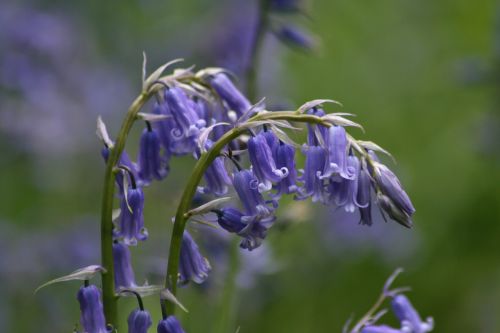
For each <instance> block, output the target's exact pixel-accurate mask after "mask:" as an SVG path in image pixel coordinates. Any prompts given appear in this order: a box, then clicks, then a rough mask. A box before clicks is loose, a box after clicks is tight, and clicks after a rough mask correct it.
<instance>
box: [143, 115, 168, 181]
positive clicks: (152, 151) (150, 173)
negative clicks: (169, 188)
mask: <svg viewBox="0 0 500 333" xmlns="http://www.w3.org/2000/svg"><path fill="white" fill-rule="evenodd" d="M160 148H161V147H160V138H159V136H158V133H157V132H156V131H155V130H154V129H153V128H152V127H151V125H149V124H148V128H146V129H144V131H143V132H142V135H141V140H140V146H139V156H138V158H137V160H138V163H139V179H140V181H141V184H142V185H148V184H149V183H151V181H152V180H153V178H154V179H157V180H161V179H163V178H164V177H165V176H167V174H168V165H167V161H166V160H165V159H164V158H163V156H161V151H160Z"/></svg>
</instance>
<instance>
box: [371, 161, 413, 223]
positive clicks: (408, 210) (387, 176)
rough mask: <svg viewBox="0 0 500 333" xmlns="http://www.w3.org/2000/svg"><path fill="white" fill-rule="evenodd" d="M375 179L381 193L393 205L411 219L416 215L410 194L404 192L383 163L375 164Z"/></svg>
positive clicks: (394, 176) (396, 178)
mask: <svg viewBox="0 0 500 333" xmlns="http://www.w3.org/2000/svg"><path fill="white" fill-rule="evenodd" d="M373 165H374V172H373V178H374V179H375V182H376V183H377V185H378V187H379V188H380V191H381V192H382V193H383V194H384V195H385V196H387V197H388V198H389V199H390V201H392V203H394V205H395V206H396V208H398V209H399V210H401V211H402V212H403V213H404V214H405V215H407V216H408V217H411V216H412V215H413V213H415V208H414V207H413V204H412V203H411V200H410V198H409V197H408V194H406V192H405V191H404V190H403V187H402V186H401V183H400V182H399V179H398V177H396V175H395V174H394V173H393V172H392V171H391V170H389V168H388V167H386V166H385V165H384V164H382V163H377V162H375V163H374V164H373Z"/></svg>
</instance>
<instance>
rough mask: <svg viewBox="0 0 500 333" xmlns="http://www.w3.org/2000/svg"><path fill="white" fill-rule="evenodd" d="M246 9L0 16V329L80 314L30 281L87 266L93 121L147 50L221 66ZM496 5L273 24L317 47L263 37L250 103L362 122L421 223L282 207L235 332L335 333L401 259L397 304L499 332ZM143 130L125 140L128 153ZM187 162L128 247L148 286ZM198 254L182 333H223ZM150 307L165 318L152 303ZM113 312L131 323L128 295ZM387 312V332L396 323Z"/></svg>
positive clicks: (111, 116)
mask: <svg viewBox="0 0 500 333" xmlns="http://www.w3.org/2000/svg"><path fill="white" fill-rule="evenodd" d="M254 2H256V1H250V0H248V1H229V0H227V1H209V0H198V1H194V0H193V1H153V0H141V1H139V0H136V1H132V0H125V1H119V2H118V1H107V2H103V1H96V0H91V1H71V2H68V1H57V0H44V1H13V0H12V1H11V0H7V1H6V2H3V3H2V4H1V5H0V25H1V26H2V32H0V63H1V65H0V66H1V67H0V79H1V81H0V97H1V100H0V149H1V152H2V154H1V157H0V169H1V173H0V174H1V180H2V181H1V186H2V190H1V193H2V194H1V195H0V198H1V200H0V242H1V243H0V250H2V251H1V252H0V281H1V284H0V330H1V331H3V332H33V331H37V332H70V331H71V329H72V328H73V327H74V325H75V324H76V323H77V322H78V316H79V314H78V313H79V310H78V304H77V302H76V300H75V294H76V292H77V288H78V284H77V283H66V284H61V285H55V286H52V287H50V288H47V289H44V290H42V291H41V292H39V293H38V294H37V295H35V296H34V295H33V290H34V289H35V288H36V287H37V286H38V285H40V284H41V283H42V282H44V281H46V280H48V279H50V278H53V277H55V276H58V275H62V274H65V273H66V272H69V271H72V270H73V269H75V268H77V267H80V266H83V265H88V264H94V263H97V262H98V260H99V259H98V258H99V248H98V237H99V236H98V230H99V226H98V221H99V218H98V216H99V208H100V199H101V194H100V191H101V187H102V179H103V171H104V168H103V166H104V164H103V162H102V161H101V159H100V154H99V152H100V148H101V146H100V143H99V141H98V139H97V138H96V137H95V135H94V133H95V120H96V118H97V115H99V114H101V115H103V117H104V120H105V121H106V123H107V125H108V127H109V129H110V131H111V133H116V132H117V129H118V126H119V122H120V119H121V117H122V116H123V114H124V112H125V110H126V109H127V107H128V104H129V103H130V102H131V101H132V100H133V98H134V97H135V95H137V93H138V91H139V89H140V66H141V62H142V59H141V53H142V51H143V50H144V51H146V53H147V54H148V59H149V60H148V61H149V63H148V67H149V70H152V69H153V68H155V67H156V66H159V65H160V64H162V63H163V62H165V61H167V60H170V59H173V58H176V57H183V58H185V59H186V63H187V64H191V63H195V64H197V65H198V68H200V67H203V66H213V65H220V64H221V63H220V60H221V57H223V56H221V54H224V52H230V51H231V44H228V45H229V46H228V45H224V46H222V45H221V43H220V40H221V39H224V38H225V36H226V34H229V33H233V34H234V33H235V31H238V30H237V29H236V28H234V24H237V25H238V24H240V25H241V24H243V28H244V27H245V26H244V22H252V20H253V16H252V15H254V14H255V11H253V10H252V8H254V5H255V4H254ZM498 5H499V4H497V3H496V2H495V1H488V0H482V1H476V2H471V1H467V0H455V1H430V0H426V1H406V0H403V1H395V0H381V1H368V0H349V1H348V0H333V1H327V0H314V1H311V2H310V3H309V6H308V7H309V10H308V16H306V17H303V16H299V17H293V16H290V17H288V16H285V18H284V19H286V20H291V21H295V22H298V24H299V25H300V26H302V27H304V28H307V29H308V30H309V31H311V32H312V33H314V34H315V35H317V36H318V37H319V38H320V39H321V47H320V49H319V51H318V52H317V54H306V53H303V52H294V51H291V50H289V49H287V48H286V47H285V46H283V45H282V44H280V43H278V42H277V41H276V39H275V38H274V37H273V36H271V35H268V36H267V37H266V41H265V44H264V50H263V53H262V57H261V68H260V71H259V73H260V75H259V87H260V89H259V95H260V96H267V97H268V99H267V103H268V104H271V105H272V104H280V103H288V104H290V105H294V106H297V105H300V104H302V103H303V102H305V101H307V100H311V99H316V98H333V99H336V100H339V101H341V102H342V103H343V105H344V107H343V108H342V109H341V110H342V111H346V112H352V113H355V114H356V115H357V118H356V120H357V121H359V122H360V123H361V124H363V126H364V128H365V130H366V134H364V133H362V132H360V131H356V130H353V131H351V133H352V134H354V135H355V136H356V137H357V138H359V139H366V140H373V141H375V142H377V143H378V144H380V145H381V146H382V147H384V148H386V149H388V150H389V151H390V152H391V153H392V154H393V155H394V156H395V157H396V159H397V164H392V162H390V161H389V160H386V162H387V163H388V164H389V165H390V166H391V168H392V169H394V170H395V171H396V173H397V174H398V175H399V177H400V179H401V181H402V183H403V184H404V186H405V188H406V190H407V192H408V193H409V195H410V196H411V198H412V200H413V202H414V205H415V207H416V209H417V213H416V215H415V219H414V222H415V227H414V229H413V230H406V229H403V228H402V227H400V226H399V225H397V224H395V223H393V222H389V223H384V222H383V221H381V220H380V219H379V220H378V221H377V222H378V223H377V225H375V226H373V227H372V228H367V227H365V226H360V225H358V224H357V223H356V222H357V221H356V220H352V221H348V222H349V223H346V222H344V221H340V220H339V219H336V218H335V217H336V214H337V212H332V211H331V210H329V209H328V208H326V207H320V206H318V205H313V204H312V203H310V202H309V201H307V202H306V203H305V204H304V203H303V202H300V203H296V202H293V201H291V200H288V201H286V203H284V204H282V207H281V208H280V210H281V214H282V215H281V216H282V218H281V221H278V224H277V225H276V226H275V227H274V228H273V229H271V231H270V235H269V237H268V239H266V244H267V245H268V249H267V250H268V252H269V253H270V256H271V257H272V258H271V259H269V258H268V257H267V254H269V253H266V254H261V255H258V256H257V257H256V258H254V259H253V260H254V261H255V260H257V261H259V260H261V261H265V260H269V261H270V265H268V266H269V267H264V268H261V269H260V271H261V273H262V274H255V281H253V282H254V283H253V284H249V282H248V281H247V282H242V283H241V284H239V285H240V286H241V287H240V288H238V291H237V295H236V297H235V298H236V301H235V302H234V304H233V306H232V308H233V311H234V316H235V319H234V323H232V324H230V325H229V328H228V332H235V331H236V328H237V327H240V332H241V333H245V332H290V333H291V332H314V331H315V332H341V330H342V326H343V325H344V323H345V322H346V321H347V320H348V319H349V318H350V316H351V315H354V318H355V319H357V318H359V317H360V316H361V315H362V314H363V313H364V312H365V311H366V310H367V309H368V308H369V307H370V306H371V305H372V304H373V302H374V301H375V299H376V297H377V296H378V294H379V292H380V290H381V288H382V285H383V282H384V281H385V279H386V278H387V277H388V276H389V275H390V274H391V273H392V272H393V271H394V269H396V268H397V267H403V268H405V273H404V274H403V275H402V276H401V277H400V278H399V279H398V280H397V282H396V285H408V286H411V287H412V292H410V293H409V297H410V299H411V300H412V302H413V303H414V304H415V306H416V307H417V309H418V310H419V311H420V313H421V315H422V316H424V317H426V316H433V317H434V319H435V321H436V329H435V331H436V332H492V333H493V332H500V317H499V316H498V315H499V314H500V283H499V281H500V190H499V184H500V172H499V171H500V168H499V167H500V132H499V130H500V113H499V111H498V110H499V108H500V97H499V96H500V50H499V48H500V31H496V30H495V25H499V26H500V21H498V20H497V19H496V17H497V16H498V17H500V12H499V6H498ZM248 8H250V10H247V9H248ZM242 22H243V23H242ZM235 47H236V46H235ZM228 50H229V51H228ZM255 102H256V101H255ZM335 110H340V109H338V107H335ZM140 127H141V126H136V128H135V129H134V133H133V136H132V138H131V140H130V143H129V145H128V146H127V150H128V151H129V153H132V156H135V154H136V150H137V145H136V142H137V140H136V139H137V136H138V133H139V131H140ZM192 165H193V162H192V160H191V159H189V158H187V157H186V158H181V159H177V160H175V161H174V162H172V165H171V169H172V172H171V174H170V176H169V177H168V178H167V179H166V181H163V182H161V183H155V184H153V186H151V187H150V188H148V189H147V190H146V198H147V202H146V213H145V214H146V215H145V218H146V224H147V227H148V229H149V232H150V240H149V241H148V242H146V243H145V244H144V245H143V246H140V247H138V248H137V249H135V248H134V249H133V253H132V255H133V258H134V263H135V269H136V277H137V280H138V281H141V282H142V281H143V280H144V279H145V278H146V276H147V277H148V280H149V282H150V283H158V282H160V281H161V276H160V277H159V276H158V275H155V274H154V273H157V274H158V273H160V274H162V273H161V272H163V270H164V269H165V266H166V257H167V251H168V242H169V238H170V228H171V223H170V221H171V216H172V215H173V213H174V209H175V204H176V199H177V198H178V196H179V193H180V191H181V189H182V186H183V184H184V183H185V182H186V179H187V177H189V172H188V171H189V167H190V166H192ZM298 220H300V221H298ZM205 254H206V256H207V257H208V258H209V260H211V261H212V266H213V271H214V273H213V277H212V278H211V280H209V281H208V282H209V283H208V286H207V287H201V288H200V287H188V288H184V289H183V290H182V291H181V293H180V299H181V301H182V302H183V303H184V305H186V307H187V308H188V309H189V310H190V313H189V314H183V315H181V320H182V322H183V326H184V328H185V329H186V331H188V332H207V331H208V332H217V331H218V330H219V331H220V326H218V325H220V322H221V320H222V319H221V309H220V306H221V305H220V300H221V295H222V294H223V290H224V287H225V286H226V289H225V290H227V289H228V287H227V286H228V284H229V286H230V285H231V284H230V283H229V282H227V281H226V280H224V274H220V272H219V273H217V272H216V271H218V270H219V271H224V268H223V266H224V263H223V262H222V261H223V260H222V261H221V262H219V261H217V260H214V259H213V258H211V254H210V252H209V251H208V250H205ZM241 265H245V261H242V262H241ZM264 266H265V265H264ZM257 270H259V269H257ZM146 303H147V306H148V307H149V309H150V310H151V311H152V312H153V314H154V320H155V321H156V320H158V319H159V309H158V308H159V307H158V306H157V301H156V300H155V299H153V298H151V299H148V300H147V302H146ZM120 306H121V313H123V315H122V317H123V318H122V319H123V320H125V317H126V314H128V312H129V310H130V309H131V308H132V307H134V306H135V303H134V301H133V300H124V301H123V302H121V303H120ZM385 321H386V322H388V323H391V324H395V320H394V319H393V318H392V315H390V314H389V315H386V318H385ZM123 327H124V325H122V329H121V331H124V328H123ZM153 330H154V329H151V331H153Z"/></svg>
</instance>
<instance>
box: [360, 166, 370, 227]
mask: <svg viewBox="0 0 500 333" xmlns="http://www.w3.org/2000/svg"><path fill="white" fill-rule="evenodd" d="M371 186H372V185H371V179H370V175H369V174H368V170H366V166H362V167H361V168H360V170H359V173H358V195H357V197H356V202H357V206H358V207H359V215H360V223H361V224H365V225H372V223H373V221H372V207H371Z"/></svg>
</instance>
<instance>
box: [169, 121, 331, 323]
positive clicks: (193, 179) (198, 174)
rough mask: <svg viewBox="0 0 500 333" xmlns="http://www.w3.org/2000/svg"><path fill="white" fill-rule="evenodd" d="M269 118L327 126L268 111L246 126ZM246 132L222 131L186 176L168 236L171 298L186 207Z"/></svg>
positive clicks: (241, 129)
mask: <svg viewBox="0 0 500 333" xmlns="http://www.w3.org/2000/svg"><path fill="white" fill-rule="evenodd" d="M269 119H274V120H293V121H296V122H302V123H313V124H322V125H325V126H330V125H331V124H329V123H328V122H325V120H323V119H321V118H320V117H317V116H314V115H306V114H294V113H293V112H269V113H264V114H258V115H256V116H254V117H252V118H250V119H249V120H248V121H247V123H251V122H252V121H262V120H269ZM246 131H247V128H246V127H234V128H233V129H231V130H229V131H228V132H226V133H225V134H224V135H223V136H222V137H221V138H220V139H219V140H218V141H217V142H216V143H215V144H214V145H213V146H212V148H211V149H210V150H209V151H208V152H205V153H203V154H201V156H200V159H199V160H198V161H197V162H196V165H195V167H194V169H193V173H192V174H191V176H190V177H189V181H188V183H187V185H186V187H185V188H184V192H183V193H182V196H181V200H180V202H179V205H178V206H177V211H176V213H175V221H174V229H173V231H172V237H171V240H170V248H169V256H168V266H167V275H166V277H165V288H168V289H169V290H170V291H171V292H172V294H173V295H174V296H175V295H176V293H177V280H178V273H179V259H180V252H181V242H182V236H183V234H184V229H185V227H186V222H187V217H186V215H185V214H186V212H187V211H188V210H189V208H190V205H191V202H192V199H193V196H194V194H195V192H196V189H197V187H198V184H199V182H200V180H201V178H202V177H203V174H204V173H205V170H206V169H207V168H208V166H209V165H210V164H211V163H212V162H213V161H214V159H215V158H216V157H218V156H219V154H220V151H221V150H222V149H223V148H224V147H225V146H226V145H227V144H228V143H230V142H231V141H232V140H234V139H236V138H237V137H239V136H240V135H241V134H243V133H245V132H246ZM165 306H166V310H167V314H168V315H172V314H174V313H175V304H173V303H171V302H169V303H166V305H165Z"/></svg>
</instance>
